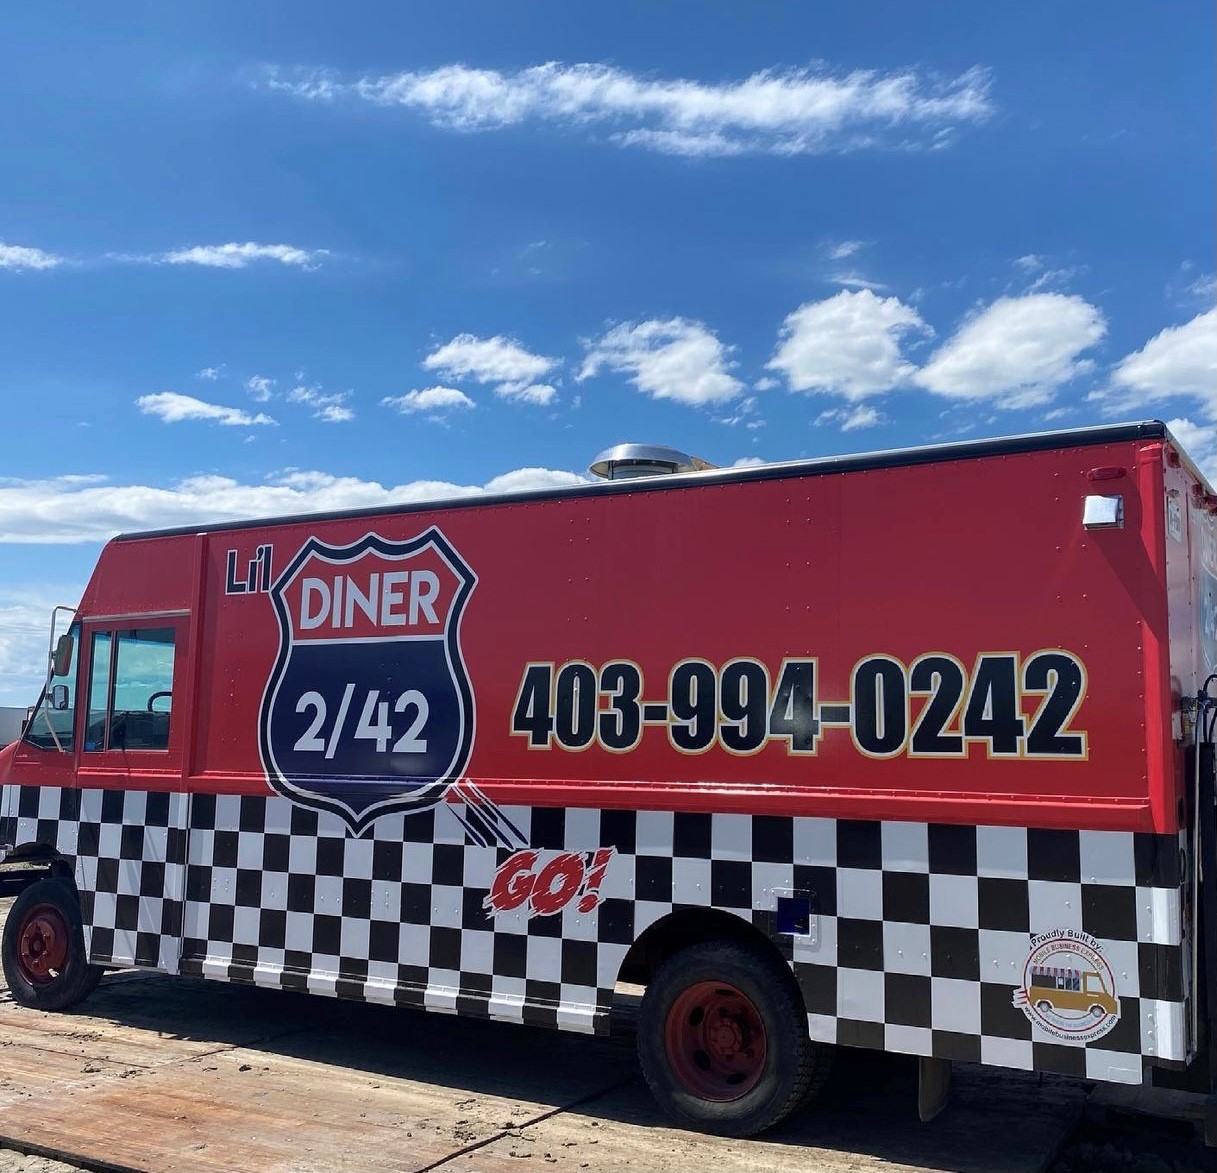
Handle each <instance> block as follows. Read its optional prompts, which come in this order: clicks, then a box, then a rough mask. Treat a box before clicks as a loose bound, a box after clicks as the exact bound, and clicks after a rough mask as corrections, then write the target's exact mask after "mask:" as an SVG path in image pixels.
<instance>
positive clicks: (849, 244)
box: [825, 240, 866, 261]
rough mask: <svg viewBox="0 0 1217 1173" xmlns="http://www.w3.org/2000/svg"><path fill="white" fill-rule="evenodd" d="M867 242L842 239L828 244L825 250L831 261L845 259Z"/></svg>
mask: <svg viewBox="0 0 1217 1173" xmlns="http://www.w3.org/2000/svg"><path fill="white" fill-rule="evenodd" d="M865 244H866V241H864V240H840V241H837V242H836V243H835V244H829V245H827V246H826V248H825V251H826V252H827V254H828V259H829V260H830V261H843V260H845V258H846V257H852V256H853V255H854V253H856V252H857V251H858V250H859V249H860V248H862V247H863V245H865Z"/></svg>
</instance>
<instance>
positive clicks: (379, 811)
mask: <svg viewBox="0 0 1217 1173" xmlns="http://www.w3.org/2000/svg"><path fill="white" fill-rule="evenodd" d="M476 584H477V576H476V575H475V574H474V572H473V570H472V569H471V568H470V567H469V565H468V564H467V563H466V562H465V560H464V559H463V558H462V557H461V556H460V554H459V553H457V551H456V549H455V548H454V547H453V546H452V544H451V543H450V542H449V541H448V540H447V538H445V537H444V535H443V533H441V532H440V530H438V529H437V528H435V527H434V526H432V527H431V528H429V529H428V530H426V531H425V532H424V533H422V534H420V535H419V536H418V537H416V538H412V539H410V540H408V541H401V542H398V541H389V540H387V539H385V538H382V537H380V536H379V535H378V534H375V533H370V534H367V535H365V536H364V537H362V538H360V539H359V540H358V541H357V542H353V543H352V544H351V545H349V546H331V545H327V544H326V543H325V542H322V541H321V540H319V539H318V538H310V539H309V540H308V541H307V542H305V544H304V546H303V547H302V548H301V549H300V551H299V553H298V554H297V555H296V557H295V558H293V559H292V561H291V563H290V564H289V565H288V566H287V568H286V569H285V570H284V572H283V573H282V574H281V575H280V576H279V577H278V579H277V580H276V581H275V583H274V585H273V586H272V587H271V589H270V592H269V594H270V599H271V604H272V606H273V608H274V611H275V615H276V618H277V619H278V623H279V654H278V656H277V657H276V659H275V666H274V668H273V669H272V671H271V676H270V679H269V681H268V683H267V687H266V691H265V693H264V695H263V698H262V708H261V714H260V720H259V733H260V738H259V740H260V745H261V753H262V763H263V766H264V768H265V770H266V777H267V781H268V782H269V783H270V785H271V786H272V787H273V788H274V789H275V790H276V791H278V792H279V793H280V794H282V795H284V796H285V797H287V798H290V799H291V800H292V801H294V802H297V803H300V804H302V805H304V806H309V807H313V808H315V809H318V810H326V811H331V812H333V813H335V814H337V815H338V816H339V817H341V818H342V819H344V820H345V821H346V823H347V825H348V826H349V827H350V828H351V830H352V831H353V832H354V833H356V834H359V833H360V832H362V831H363V830H365V829H366V828H367V827H368V826H370V825H371V823H372V822H373V821H374V820H375V819H377V818H378V817H380V816H381V815H384V814H387V813H389V812H391V811H407V812H410V811H418V810H425V809H428V808H430V807H432V806H434V805H435V804H436V803H438V802H439V801H440V800H441V799H443V797H444V795H445V794H446V793H447V791H448V788H449V787H450V786H451V785H452V783H453V782H455V781H456V780H457V779H458V778H459V777H460V776H461V774H462V772H463V770H464V768H465V766H466V764H467V763H468V761H469V753H470V750H471V749H472V746H473V735H474V702H473V690H472V688H471V686H470V682H469V674H468V671H467V669H466V666H465V660H464V656H463V654H462V652H461V643H460V622H461V616H462V614H463V613H464V610H465V605H466V603H467V602H468V601H469V596H470V594H471V593H472V591H473V588H474V587H475V586H476Z"/></svg>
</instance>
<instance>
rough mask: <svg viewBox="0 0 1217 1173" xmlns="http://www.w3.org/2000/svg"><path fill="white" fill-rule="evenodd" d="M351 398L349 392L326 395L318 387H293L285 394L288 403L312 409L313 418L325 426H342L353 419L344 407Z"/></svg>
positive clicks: (350, 412) (351, 412)
mask: <svg viewBox="0 0 1217 1173" xmlns="http://www.w3.org/2000/svg"><path fill="white" fill-rule="evenodd" d="M350 398H351V393H350V392H349V391H335V392H332V393H328V394H327V393H326V392H323V391H322V390H321V388H320V387H306V386H303V385H301V386H299V387H293V388H292V389H291V390H290V391H289V392H288V393H287V399H288V402H289V403H303V404H305V405H306V406H308V407H311V408H312V409H313V418H314V419H318V420H323V421H324V422H325V423H327V424H344V423H347V422H348V421H349V420H353V419H354V418H355V413H354V412H353V411H352V410H351V409H350V408H349V407H347V406H346V403H347V401H348V400H349V399H350Z"/></svg>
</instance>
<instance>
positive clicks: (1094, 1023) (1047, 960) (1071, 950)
mask: <svg viewBox="0 0 1217 1173" xmlns="http://www.w3.org/2000/svg"><path fill="white" fill-rule="evenodd" d="M1014 1005H1015V1006H1017V1007H1018V1008H1019V1009H1020V1010H1022V1011H1023V1013H1024V1014H1026V1016H1027V1017H1028V1018H1029V1019H1030V1020H1031V1021H1032V1022H1034V1023H1037V1024H1038V1025H1039V1026H1040V1027H1042V1028H1043V1029H1044V1031H1046V1032H1047V1033H1048V1034H1050V1035H1052V1036H1053V1037H1054V1038H1057V1039H1060V1040H1061V1041H1062V1042H1068V1043H1090V1042H1093V1041H1094V1040H1095V1039H1100V1038H1102V1037H1103V1036H1104V1035H1105V1034H1107V1032H1108V1031H1109V1030H1111V1029H1112V1027H1114V1026H1115V1025H1116V1022H1117V1021H1118V1020H1119V1017H1120V999H1119V998H1118V997H1117V994H1116V979H1115V975H1114V974H1113V973H1112V971H1111V966H1110V965H1108V964H1107V959H1106V958H1105V957H1104V956H1103V952H1102V946H1100V945H1099V943H1098V941H1096V940H1095V939H1094V937H1092V936H1091V935H1090V934H1089V933H1083V932H1081V931H1080V930H1078V929H1054V930H1052V931H1051V932H1047V933H1040V934H1038V935H1037V936H1034V937H1032V938H1031V952H1030V953H1029V954H1028V955H1027V961H1026V964H1025V965H1024V966H1023V984H1022V985H1021V986H1019V987H1018V988H1017V989H1016V990H1015V991H1014Z"/></svg>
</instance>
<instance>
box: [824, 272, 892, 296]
mask: <svg viewBox="0 0 1217 1173" xmlns="http://www.w3.org/2000/svg"><path fill="white" fill-rule="evenodd" d="M828 280H829V281H831V282H832V284H833V285H842V286H844V287H845V288H846V289H870V290H872V291H875V290H881V289H886V288H887V286H886V285H884V283H883V282H882V281H873V280H871V278H869V277H866V276H864V275H863V274H861V273H859V272H856V271H854V270H850V271H849V272H842V273H831V274H829V277H828Z"/></svg>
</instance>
